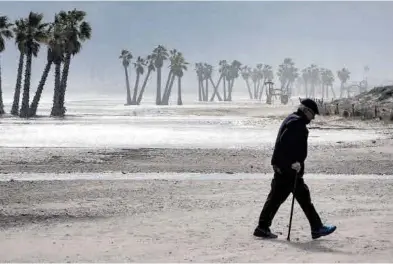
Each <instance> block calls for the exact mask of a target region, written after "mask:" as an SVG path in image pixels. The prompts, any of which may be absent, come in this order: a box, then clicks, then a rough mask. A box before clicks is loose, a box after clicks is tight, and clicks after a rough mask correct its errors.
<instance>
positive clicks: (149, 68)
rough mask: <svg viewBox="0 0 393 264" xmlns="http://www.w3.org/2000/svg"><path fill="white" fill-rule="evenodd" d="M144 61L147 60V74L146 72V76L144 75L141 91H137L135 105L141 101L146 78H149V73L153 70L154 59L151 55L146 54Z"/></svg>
mask: <svg viewBox="0 0 393 264" xmlns="http://www.w3.org/2000/svg"><path fill="white" fill-rule="evenodd" d="M146 62H147V65H148V66H147V74H146V77H145V81H144V82H143V85H142V88H141V91H140V92H139V96H138V99H137V101H136V104H137V105H139V104H140V103H141V101H142V97H143V93H144V92H145V88H146V85H147V80H148V79H149V77H150V74H151V73H152V72H153V71H155V67H154V59H153V56H152V55H148V56H147V58H146Z"/></svg>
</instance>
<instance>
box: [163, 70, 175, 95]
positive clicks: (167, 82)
mask: <svg viewBox="0 0 393 264" xmlns="http://www.w3.org/2000/svg"><path fill="white" fill-rule="evenodd" d="M172 74H173V73H172V70H170V71H169V73H168V78H167V79H166V84H165V89H164V95H163V96H162V101H164V100H165V98H166V97H167V94H168V90H169V84H170V82H171V80H172Z"/></svg>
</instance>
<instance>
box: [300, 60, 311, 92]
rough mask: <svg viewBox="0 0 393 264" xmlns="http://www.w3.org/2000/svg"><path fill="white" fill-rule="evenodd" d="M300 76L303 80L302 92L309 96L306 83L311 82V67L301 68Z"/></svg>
mask: <svg viewBox="0 0 393 264" xmlns="http://www.w3.org/2000/svg"><path fill="white" fill-rule="evenodd" d="M302 78H303V82H304V92H305V96H306V97H308V96H309V90H308V84H309V83H310V82H311V69H310V67H307V68H305V69H303V70H302Z"/></svg>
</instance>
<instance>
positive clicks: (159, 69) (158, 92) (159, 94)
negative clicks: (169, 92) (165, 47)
mask: <svg viewBox="0 0 393 264" xmlns="http://www.w3.org/2000/svg"><path fill="white" fill-rule="evenodd" d="M160 104H161V67H159V68H157V94H156V105H160Z"/></svg>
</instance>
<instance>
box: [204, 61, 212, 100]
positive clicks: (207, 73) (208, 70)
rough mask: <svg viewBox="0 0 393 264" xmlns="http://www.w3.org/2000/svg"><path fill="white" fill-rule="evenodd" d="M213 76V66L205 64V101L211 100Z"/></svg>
mask: <svg viewBox="0 0 393 264" xmlns="http://www.w3.org/2000/svg"><path fill="white" fill-rule="evenodd" d="M212 74H213V66H212V65H210V64H208V63H204V64H203V78H204V80H205V93H204V95H205V98H204V101H208V100H209V81H210V80H211V78H212Z"/></svg>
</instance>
